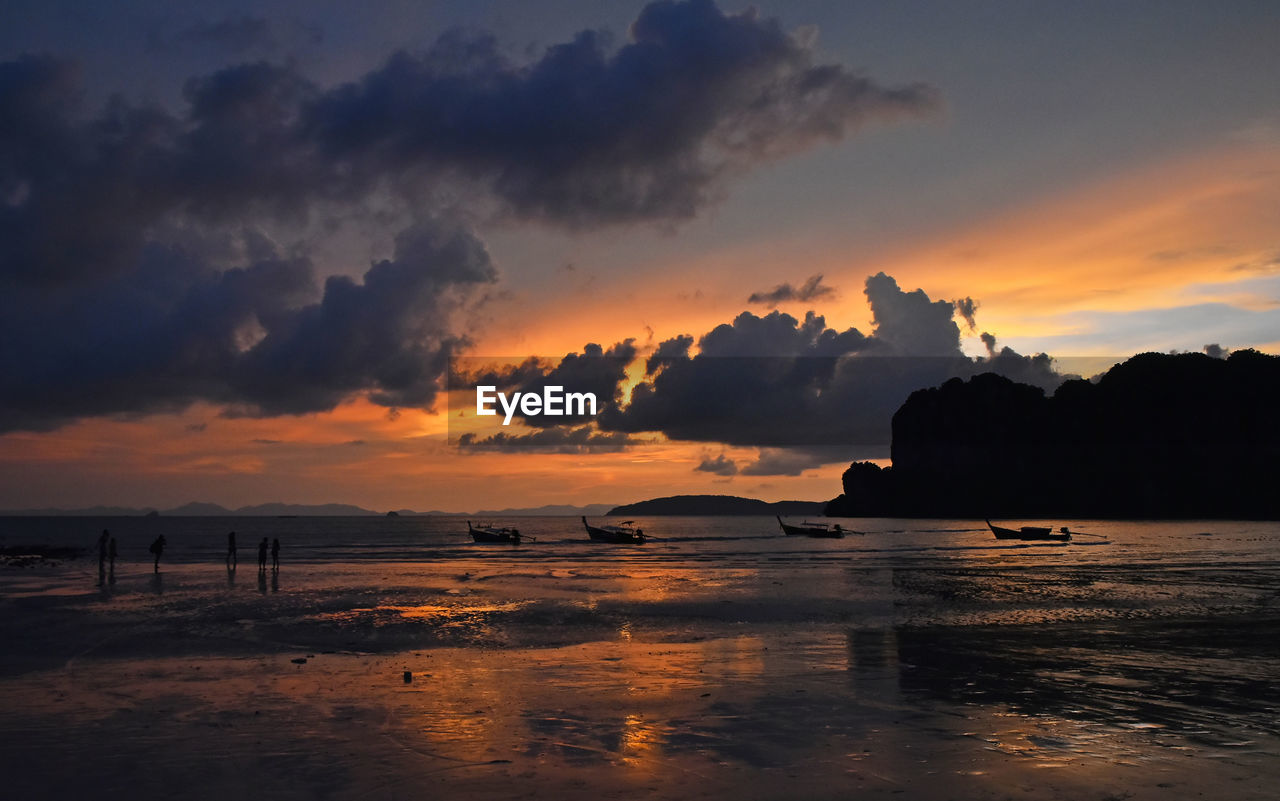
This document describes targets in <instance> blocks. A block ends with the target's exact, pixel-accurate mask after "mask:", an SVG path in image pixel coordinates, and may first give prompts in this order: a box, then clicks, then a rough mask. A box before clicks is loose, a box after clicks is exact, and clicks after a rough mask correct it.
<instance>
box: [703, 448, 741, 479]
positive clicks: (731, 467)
mask: <svg viewBox="0 0 1280 801" xmlns="http://www.w3.org/2000/svg"><path fill="white" fill-rule="evenodd" d="M693 472H695V473H713V474H715V475H717V476H734V475H737V474H738V464H737V463H736V462H735V461H733V460H732V459H730V458H729V457H727V456H725V455H724V454H723V453H722V454H720V455H719V456H717V457H715V458H714V459H712V458H711V457H710V456H708V457H707V458H705V459H703V460H702V461H701V462H699V463H698V466H697V467H695V468H693Z"/></svg>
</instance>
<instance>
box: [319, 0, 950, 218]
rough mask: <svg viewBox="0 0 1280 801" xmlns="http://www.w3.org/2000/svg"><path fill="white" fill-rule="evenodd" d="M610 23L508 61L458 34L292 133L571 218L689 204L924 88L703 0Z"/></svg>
mask: <svg viewBox="0 0 1280 801" xmlns="http://www.w3.org/2000/svg"><path fill="white" fill-rule="evenodd" d="M607 39H608V38H607V37H605V36H603V35H601V34H599V33H597V32H594V31H583V32H581V33H579V34H578V35H577V36H576V37H574V39H573V40H572V41H570V42H566V43H564V44H560V45H556V46H554V47H551V48H548V49H547V50H546V52H545V53H544V54H543V55H542V57H541V58H540V59H539V60H537V61H535V62H534V63H532V64H528V65H515V64H512V63H510V62H509V61H508V60H507V59H506V58H505V57H504V56H502V55H501V53H500V52H499V50H498V48H497V45H496V43H495V41H494V40H493V39H492V38H490V37H485V36H479V37H468V36H465V35H463V34H456V33H455V34H452V35H449V36H446V37H444V38H442V39H441V40H440V41H439V42H438V43H437V44H436V45H435V47H433V48H432V49H431V50H429V51H427V52H426V53H424V54H421V55H412V54H409V53H403V52H402V53H398V54H396V55H395V56H394V57H393V58H392V59H391V60H390V61H389V62H388V63H387V64H386V65H385V66H384V67H382V68H381V69H379V70H376V71H374V72H373V73H371V74H369V75H367V76H365V78H363V79H362V80H360V81H358V82H355V83H352V84H350V85H348V86H345V87H342V88H340V89H338V90H335V91H333V92H329V93H327V94H326V95H325V96H324V97H322V98H319V99H318V100H317V101H316V102H315V103H313V104H309V105H308V107H307V113H306V115H305V118H306V121H307V124H308V127H307V128H306V131H307V138H308V139H309V140H312V141H315V142H317V143H319V144H320V145H321V146H322V148H323V152H324V154H325V156H326V157H327V158H329V159H332V160H334V161H336V162H339V163H342V164H345V165H349V166H350V168H351V170H352V171H353V173H355V174H360V173H372V174H391V173H395V174H398V173H399V172H400V171H402V170H424V171H428V172H432V173H434V172H446V173H452V174H459V175H461V176H464V177H465V178H467V179H470V180H474V181H477V182H479V183H481V184H483V185H485V186H487V187H488V188H489V189H490V191H491V192H492V193H493V195H494V196H495V197H496V198H497V199H499V200H500V201H502V202H503V203H505V204H506V206H507V207H508V209H509V210H510V211H511V212H512V213H514V214H515V215H517V216H520V217H524V218H532V219H540V220H544V221H549V222H552V223H555V224H559V225H567V226H570V227H581V226H590V225H596V224H600V223H619V222H632V221H637V220H682V219H687V218H690V217H692V216H694V214H695V213H696V212H697V211H698V210H699V209H700V208H701V207H702V206H704V205H705V204H706V203H708V202H709V201H711V200H714V199H715V198H716V197H717V196H718V195H719V193H720V192H721V190H722V185H723V180H724V179H725V178H728V177H730V176H732V175H733V174H734V173H737V172H740V171H742V170H744V169H746V168H748V167H751V166H753V165H756V164H759V163H762V162H766V161H769V160H772V159H776V158H780V157H783V156H786V155H790V154H792V153H796V152H800V151H803V150H806V149H808V148H810V147H812V146H814V145H816V144H818V143H819V142H822V141H836V140H839V139H841V138H843V137H844V136H846V135H847V134H849V133H850V132H851V131H853V130H854V129H856V128H858V127H859V126H861V125H863V124H865V123H867V122H870V121H873V120H878V119H889V118H896V117H902V116H918V115H921V114H925V113H928V112H930V111H932V110H933V109H934V108H935V106H936V104H937V101H936V97H935V92H934V91H933V90H932V89H931V88H929V87H926V86H922V85H912V86H907V87H901V88H884V87H881V86H879V85H877V84H875V83H874V82H872V81H871V80H869V79H867V78H865V77H862V76H860V75H857V74H855V73H853V72H850V71H849V70H847V69H845V68H844V67H842V66H839V65H834V64H821V63H816V61H815V54H814V52H813V50H812V49H811V47H810V46H809V45H807V44H805V43H803V42H802V41H800V40H799V39H798V38H796V37H794V36H791V35H789V34H787V32H785V31H784V30H783V29H782V28H781V26H780V25H779V23H778V21H777V20H775V19H764V18H760V17H758V16H757V15H756V14H755V12H754V11H747V12H743V13H741V14H725V13H723V12H721V11H720V9H718V8H717V7H716V6H715V4H714V3H712V2H709V0H691V2H685V3H671V2H658V3H652V4H650V5H649V6H646V7H645V9H644V10H643V11H642V12H641V14H640V16H639V18H638V19H637V20H636V21H635V23H634V24H633V25H632V26H631V31H630V39H629V41H627V42H626V43H625V44H624V45H623V46H622V47H620V48H618V49H617V50H614V51H610V50H609V48H608V47H607Z"/></svg>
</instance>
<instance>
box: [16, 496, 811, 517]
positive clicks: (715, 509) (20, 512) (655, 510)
mask: <svg viewBox="0 0 1280 801" xmlns="http://www.w3.org/2000/svg"><path fill="white" fill-rule="evenodd" d="M821 513H822V503H818V502H810V501H778V502H777V503H766V502H765V501H761V500H757V499H755V498H739V497H736V496H733V495H673V496H670V497H666V498H654V499H652V500H648V501H640V502H638V503H629V504H626V505H623V506H614V505H613V504H608V503H591V504H586V505H585V506H571V505H569V504H547V505H545V506H532V507H512V508H507V509H481V510H480V511H477V512H470V513H468V512H441V511H430V512H415V511H413V510H412V509H396V510H394V511H392V512H375V511H373V510H371V509H365V508H363V507H360V506H353V505H351V504H346V503H324V504H298V503H261V504H258V505H256V506H241V507H239V508H238V509H228V508H227V507H225V506H221V505H219V504H216V503H201V502H196V501H193V502H191V503H184V504H183V505H181V506H175V507H174V508H172V509H153V508H149V507H143V508H136V507H130V506H91V507H87V508H84V509H54V508H42V509H8V510H3V511H0V515H3V516H11V517H53V516H64V517H145V516H148V515H160V516H162V517H382V516H392V517H423V516H437V517H472V518H502V517H577V516H578V515H589V516H591V517H600V516H603V515H635V516H637V517H638V516H641V515H814V514H821Z"/></svg>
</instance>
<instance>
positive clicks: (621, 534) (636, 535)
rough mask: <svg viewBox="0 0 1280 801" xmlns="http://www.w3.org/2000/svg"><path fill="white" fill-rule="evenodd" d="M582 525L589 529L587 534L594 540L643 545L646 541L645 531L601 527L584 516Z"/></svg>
mask: <svg viewBox="0 0 1280 801" xmlns="http://www.w3.org/2000/svg"><path fill="white" fill-rule="evenodd" d="M582 525H583V526H585V527H586V529H587V536H588V537H590V538H591V539H592V540H593V541H594V542H611V543H614V544H620V545H626V544H631V545H643V544H644V541H645V537H644V532H643V531H641V530H639V529H636V530H635V531H626V530H617V529H609V528H601V527H599V526H593V525H591V524H590V523H588V522H587V519H586V518H585V517H584V518H582Z"/></svg>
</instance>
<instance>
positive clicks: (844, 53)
mask: <svg viewBox="0 0 1280 801" xmlns="http://www.w3.org/2000/svg"><path fill="white" fill-rule="evenodd" d="M1278 41H1280V11H1277V8H1276V6H1275V4H1273V3H1267V2H1223V3H1215V4H1209V3H1203V2H1176V1H1175V2H1167V3H1160V4H1151V3H1130V2H1082V3H1064V2H1025V1H1019V2H988V3H954V2H943V1H942V0H938V1H937V2H902V3H832V2H826V3H818V2H787V3H772V4H771V3H762V4H760V5H758V6H755V7H748V6H745V5H738V4H732V3H721V4H719V5H716V4H712V3H710V2H700V1H699V0H691V1H690V2H677V3H666V2H659V3H652V4H649V5H646V4H645V3H643V2H599V1H598V0H592V1H591V2H587V1H586V0H583V1H582V2H576V1H574V0H563V1H561V2H519V1H518V0H512V1H511V2H505V1H504V2H498V1H495V2H478V1H475V0H473V1H472V2H465V3H463V2H434V3H433V2H381V3H379V2H374V3H369V4H359V5H357V4H351V3H336V2H253V3H249V2H242V3H240V2H216V1H215V2H207V3H203V4H200V5H198V6H192V7H178V6H175V5H174V4H172V3H165V2H159V0H154V1H151V0H148V1H145V2H144V1H142V0H137V1H135V2H123V3H113V4H103V3H91V2H50V1H49V0H43V2H28V1H27V0H11V2H7V3H5V4H4V6H3V8H2V9H0V284H2V287H3V291H2V292H0V364H2V365H3V367H4V369H3V372H2V374H0V509H21V508H35V507H45V506H56V507H64V508H73V507H85V506H91V505H97V504H111V505H122V506H136V507H144V506H152V507H158V508H167V507H171V506H177V505H179V504H181V503H184V502H187V501H209V502H214V503H220V504H222V505H224V506H228V507H231V508H234V507H237V506H241V505H248V504H256V503H263V502H268V501H284V502H290V503H327V502H341V503H353V504H358V505H361V506H364V507H366V508H370V509H375V510H387V509H401V508H409V509H416V510H422V511H425V510H446V511H467V510H473V509H478V508H490V509H492V508H502V507H512V506H538V505H541V504H551V503H572V504H586V503H626V502H631V501H636V500H642V499H644V498H649V497H655V496H660V495H669V494H689V493H719V494H735V495H747V496H753V497H760V498H764V499H766V500H777V499H783V498H802V499H811V500H820V499H827V498H830V497H832V496H834V495H835V494H837V493H838V492H839V476H840V473H841V472H842V471H843V469H844V468H845V467H846V466H847V465H848V463H849V461H850V460H852V459H854V458H883V457H884V456H887V452H886V451H885V450H884V449H883V443H880V445H876V443H872V442H869V441H859V442H853V441H851V440H850V439H845V440H843V441H841V442H831V441H825V442H823V443H821V444H824V445H827V446H828V447H823V448H819V447H817V445H818V444H819V443H816V442H814V441H810V440H811V439H812V438H810V439H806V438H805V436H804V435H803V434H801V433H797V432H794V431H791V430H790V429H789V428H788V426H789V425H790V423H788V422H779V423H778V424H777V425H776V426H774V425H773V424H772V423H770V422H769V421H770V420H773V419H779V420H781V419H782V418H783V417H786V415H782V414H780V413H773V412H769V413H768V414H766V413H765V412H763V411H761V410H771V409H774V408H775V407H769V406H768V405H767V403H768V402H769V401H772V400H776V401H777V403H778V404H779V406H777V407H776V408H778V409H781V408H790V407H787V406H786V403H787V402H788V400H787V397H788V396H787V395H786V394H785V391H782V390H786V389H787V388H782V390H780V391H779V393H778V394H777V396H776V397H774V396H770V397H768V398H765V397H762V396H760V395H753V396H751V397H739V398H734V399H730V400H729V401H728V402H727V403H728V405H727V406H725V407H724V410H725V411H724V416H723V417H722V418H720V419H718V420H716V421H712V424H708V425H705V426H701V427H700V426H697V425H694V424H692V423H688V425H686V423H687V422H688V421H683V420H681V419H679V417H680V415H681V414H682V413H683V410H684V409H685V408H686V407H682V406H681V405H680V403H681V402H682V401H681V400H680V399H681V398H686V399H687V398H690V397H698V396H699V393H703V394H705V393H706V392H707V391H708V390H707V389H706V387H712V388H714V387H715V386H717V385H716V384H715V383H714V382H713V381H712V379H711V377H710V376H711V375H712V373H713V372H714V371H711V372H708V371H706V370H704V369H703V368H706V367H707V366H708V365H712V363H713V359H712V358H711V357H716V358H718V357H724V356H732V357H743V356H769V357H782V358H792V357H798V356H815V355H821V356H828V357H834V358H840V359H841V360H842V361H841V365H842V366H841V368H840V370H839V372H838V375H837V377H836V379H834V381H835V383H834V384H833V385H832V388H830V391H828V392H826V393H825V395H824V398H825V400H823V401H822V403H821V404H819V406H820V407H821V408H819V406H815V407H814V410H813V412H812V414H813V415H816V417H813V419H815V420H816V421H817V422H818V423H820V424H823V425H825V424H827V421H835V420H837V419H843V417H844V416H846V414H845V411H844V410H845V409H847V410H848V412H847V416H848V417H849V418H857V417H858V415H860V414H864V413H865V414H866V415H868V416H871V415H873V414H879V412H875V411H874V409H873V408H872V407H875V406H876V403H877V402H878V401H884V402H885V403H888V402H889V399H890V398H891V396H893V393H892V392H889V393H887V394H885V393H881V394H877V393H876V392H874V391H872V390H870V389H867V388H866V387H865V383H866V382H872V381H875V380H876V378H875V377H874V376H875V373H876V371H875V369H873V368H872V367H871V366H868V364H869V363H870V360H866V359H864V361H865V362H867V364H863V363H858V364H854V363H852V362H857V360H859V359H863V357H865V356H872V355H874V356H889V355H892V356H930V357H944V356H949V357H958V356H960V355H961V354H964V355H967V356H968V357H971V358H978V359H982V358H984V357H988V356H989V355H990V354H991V353H993V351H992V350H990V349H989V345H990V343H991V342H992V341H993V339H992V338H994V342H995V350H994V353H1000V352H1001V350H1002V349H1003V348H1006V347H1007V348H1009V349H1010V351H1008V352H1007V353H1006V354H1005V359H1006V361H1007V365H1009V367H1008V369H1011V370H1024V369H1025V370H1031V369H1040V368H1043V366H1044V363H1043V362H1036V361H1034V360H1032V359H1030V358H1028V357H1031V356H1034V355H1035V354H1040V353H1044V354H1048V355H1049V356H1052V357H1054V358H1055V359H1056V360H1057V363H1056V365H1057V368H1058V370H1059V372H1063V373H1067V372H1073V371H1074V372H1079V371H1080V370H1077V369H1075V368H1073V365H1084V364H1102V365H1104V366H1105V364H1106V363H1108V361H1107V360H1108V359H1110V360H1111V361H1114V360H1117V359H1123V358H1125V357H1127V356H1130V355H1132V354H1134V353H1138V352H1142V351H1149V350H1155V351H1171V350H1179V351H1200V350H1202V349H1204V348H1205V347H1206V346H1213V345H1216V346H1219V347H1220V348H1224V349H1227V350H1232V349H1238V348H1245V347H1253V348H1258V349H1260V350H1264V351H1267V352H1272V353H1274V352H1277V348H1278V347H1280V50H1277V48H1276V42H1278ZM917 290H919V291H917ZM810 312H812V313H813V314H814V315H816V316H808V317H807V315H808V314H809V313H810ZM966 313H968V317H967V318H966V316H965V314H966ZM720 326H723V328H718V327H720ZM851 329H856V332H853V331H851ZM713 332H714V333H713ZM983 334H986V335H987V336H986V339H985V341H984V338H983V336H982V335H983ZM708 335H710V336H708ZM681 337H686V338H687V339H680V338H681ZM664 343H667V344H664ZM589 345H598V346H599V349H600V350H603V351H611V352H613V353H614V354H615V355H620V354H621V355H625V356H626V357H628V359H624V361H628V360H629V361H630V366H629V367H627V368H626V374H627V375H626V377H625V378H619V379H618V380H619V381H621V382H622V386H624V388H625V389H626V390H627V391H629V390H630V388H631V387H633V386H635V385H636V384H637V383H644V382H645V381H646V380H648V381H653V380H654V379H653V378H652V377H649V378H646V376H645V360H646V359H647V357H649V356H651V355H653V354H654V353H655V351H656V350H657V349H658V348H659V347H660V346H662V347H663V350H662V353H663V354H664V355H669V354H670V353H673V352H676V353H678V355H679V358H680V359H683V362H682V364H683V365H684V366H686V367H687V368H688V373H687V374H686V375H685V378H686V379H687V382H686V384H685V385H684V388H683V390H680V391H682V392H685V393H686V394H684V395H681V394H679V392H677V391H676V390H673V389H672V388H671V387H672V386H673V385H674V384H675V378H674V377H673V378H672V379H671V381H670V382H669V384H667V385H664V386H663V387H658V386H657V385H656V384H654V385H653V386H654V387H655V389H654V396H653V398H651V399H650V400H652V402H653V404H652V406H651V407H646V408H643V409H642V408H641V407H640V406H637V407H636V408H634V409H631V410H629V411H625V412H622V413H620V414H619V415H618V416H617V417H616V418H613V420H612V422H608V421H601V422H600V423H599V424H598V425H597V424H594V423H593V424H592V425H591V426H590V427H588V428H586V429H581V430H579V431H578V433H577V434H571V433H568V432H565V431H561V430H554V431H551V432H547V431H545V430H543V431H541V432H540V431H539V430H538V429H537V428H530V427H527V426H526V427H522V428H519V429H516V430H513V431H512V436H523V437H529V436H530V435H533V434H541V436H542V437H543V440H542V441H543V442H544V444H545V442H546V441H549V440H554V443H553V446H552V447H551V448H549V449H548V448H545V447H544V448H540V449H537V450H535V451H528V450H525V449H520V448H517V449H511V448H505V447H497V445H496V444H494V443H492V442H491V445H494V446H493V447H481V448H462V449H460V448H459V447H458V445H457V433H458V431H459V430H462V429H460V428H455V430H454V431H453V433H454V435H455V436H454V437H453V440H452V442H451V440H450V438H449V436H448V434H449V433H450V421H451V420H452V421H453V422H454V426H455V427H456V426H462V427H463V428H465V426H466V425H467V421H466V418H465V416H464V417H463V418H461V419H459V418H458V412H459V411H462V412H464V414H465V412H466V410H467V408H468V398H467V397H466V396H465V393H456V394H455V396H454V397H453V398H450V397H449V395H448V393H447V392H446V380H445V379H446V373H447V369H448V363H449V358H450V356H454V357H465V359H464V361H467V362H468V363H473V364H478V363H480V362H482V361H483V360H484V359H486V358H494V359H498V358H502V359H506V360H508V361H511V360H517V361H518V360H520V359H523V358H525V357H529V356H540V357H544V358H550V359H554V358H557V357H562V356H564V355H565V354H569V353H576V354H585V353H588V346H589ZM699 354H702V355H704V356H707V357H708V358H706V359H703V360H702V361H699V360H698V359H697V358H694V357H696V356H698V355H699ZM1080 357H1096V359H1090V360H1088V361H1077V359H1079V358H1080ZM472 360H474V361H472ZM846 361H848V362H849V363H846ZM735 363H736V362H735ZM672 375H673V376H674V375H675V374H674V373H673V374H672ZM720 385H721V386H725V385H724V383H723V380H721V384H720ZM836 389H838V390H839V391H838V392H837V391H836ZM894 391H897V390H894ZM766 394H767V393H766ZM837 400H840V401H841V402H842V403H845V404H846V406H839V405H837V404H836V401H837ZM684 402H686V403H687V400H686V401H684ZM664 403H665V404H669V405H665V406H664V405H662V404H664ZM770 414H772V416H770ZM824 415H827V416H824ZM881 416H882V417H883V415H881ZM858 419H859V420H861V418H858ZM868 419H870V418H869V417H868ZM646 426H650V427H646ZM488 433H489V434H490V435H491V434H492V431H490V432H488ZM483 436H485V435H484V434H482V438H483ZM850 436H853V435H850ZM853 438H854V439H856V438H857V437H853Z"/></svg>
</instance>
